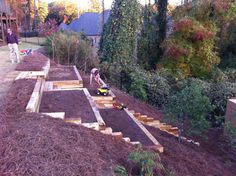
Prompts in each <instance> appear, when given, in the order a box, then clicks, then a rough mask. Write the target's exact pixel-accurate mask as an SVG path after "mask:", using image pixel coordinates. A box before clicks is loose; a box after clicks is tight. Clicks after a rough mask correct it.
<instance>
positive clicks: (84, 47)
mask: <svg viewBox="0 0 236 176" xmlns="http://www.w3.org/2000/svg"><path fill="white" fill-rule="evenodd" d="M53 50H54V53H55V54H54V55H53ZM46 51H47V52H48V54H49V55H50V56H52V57H54V58H56V59H57V61H58V62H59V63H60V64H74V65H76V66H77V67H78V68H79V69H80V70H83V71H89V70H90V69H91V68H92V67H94V66H96V65H97V62H98V61H97V60H96V58H94V56H93V52H92V47H91V46H90V44H89V42H88V41H87V40H86V39H81V37H80V35H79V34H78V33H75V32H64V31H59V32H56V33H54V34H52V35H50V36H49V37H47V40H46Z"/></svg>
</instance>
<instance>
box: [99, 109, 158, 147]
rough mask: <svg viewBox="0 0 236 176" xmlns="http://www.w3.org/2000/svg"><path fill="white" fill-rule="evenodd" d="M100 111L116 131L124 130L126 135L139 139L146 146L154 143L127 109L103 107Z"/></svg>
mask: <svg viewBox="0 0 236 176" xmlns="http://www.w3.org/2000/svg"><path fill="white" fill-rule="evenodd" d="M100 113H101V115H102V118H103V120H104V121H105V123H106V125H107V126H108V127H111V128H112V129H113V131H114V132H122V133H123V135H124V137H129V138H130V139H131V141H139V142H141V143H142V144H143V145H146V146H152V145H154V144H153V142H152V141H151V140H150V139H149V138H148V137H147V136H146V135H145V133H144V132H143V131H142V130H141V129H140V128H139V126H138V125H137V124H136V123H135V122H134V121H133V120H132V119H131V117H130V116H129V115H128V114H127V113H126V112H125V111H123V110H117V109H101V110H100Z"/></svg>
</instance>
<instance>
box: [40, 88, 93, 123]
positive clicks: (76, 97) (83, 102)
mask: <svg viewBox="0 0 236 176" xmlns="http://www.w3.org/2000/svg"><path fill="white" fill-rule="evenodd" d="M39 111H40V112H45V113H50V112H65V118H79V117H80V118H81V120H82V123H93V122H97V120H96V117H95V115H94V113H93V111H92V108H91V106H90V103H89V101H88V99H87V97H86V95H85V94H84V92H83V91H82V90H73V91H53V92H44V93H43V97H42V101H41V105H40V109H39Z"/></svg>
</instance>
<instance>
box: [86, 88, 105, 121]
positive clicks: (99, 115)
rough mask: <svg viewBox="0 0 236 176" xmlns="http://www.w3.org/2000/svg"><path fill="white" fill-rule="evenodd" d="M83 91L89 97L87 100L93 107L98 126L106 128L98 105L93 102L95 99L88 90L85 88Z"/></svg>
mask: <svg viewBox="0 0 236 176" xmlns="http://www.w3.org/2000/svg"><path fill="white" fill-rule="evenodd" d="M83 91H84V94H85V95H86V97H87V99H88V101H89V103H90V106H91V107H92V110H93V112H94V115H95V117H96V119H97V122H98V124H99V125H100V126H105V125H106V124H105V122H104V120H103V119H102V116H101V114H100V113H99V111H98V109H97V107H96V103H95V102H94V101H93V98H92V97H91V95H90V93H89V91H88V89H86V88H84V89H83Z"/></svg>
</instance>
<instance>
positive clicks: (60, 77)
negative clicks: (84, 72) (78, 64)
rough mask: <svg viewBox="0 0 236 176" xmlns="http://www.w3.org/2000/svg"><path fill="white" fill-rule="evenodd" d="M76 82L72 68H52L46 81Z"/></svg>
mask: <svg viewBox="0 0 236 176" xmlns="http://www.w3.org/2000/svg"><path fill="white" fill-rule="evenodd" d="M65 80H78V77H77V75H76V73H75V71H74V67H72V66H53V67H51V68H50V70H49V75H48V78H47V81H65Z"/></svg>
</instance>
